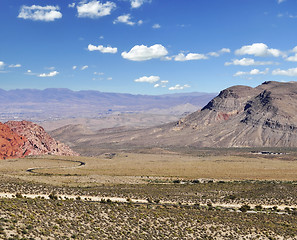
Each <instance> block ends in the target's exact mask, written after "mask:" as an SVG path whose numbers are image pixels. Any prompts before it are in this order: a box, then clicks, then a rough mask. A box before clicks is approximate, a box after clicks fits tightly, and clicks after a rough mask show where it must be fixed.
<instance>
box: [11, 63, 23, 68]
mask: <svg viewBox="0 0 297 240" xmlns="http://www.w3.org/2000/svg"><path fill="white" fill-rule="evenodd" d="M21 66H22V65H21V64H10V65H9V66H8V67H10V68H20V67H21Z"/></svg>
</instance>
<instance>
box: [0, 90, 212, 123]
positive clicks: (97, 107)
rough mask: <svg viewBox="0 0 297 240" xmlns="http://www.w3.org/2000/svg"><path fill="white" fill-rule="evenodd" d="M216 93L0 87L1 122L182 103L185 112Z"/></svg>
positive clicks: (88, 115) (94, 115)
mask: <svg viewBox="0 0 297 240" xmlns="http://www.w3.org/2000/svg"><path fill="white" fill-rule="evenodd" d="M214 96H215V94H213V93H185V94H168V95H156V96H154V95H132V94H124V93H104V92H99V91H72V90H69V89H63V88H61V89H59V88H49V89H45V90H37V89H16V90H9V91H5V90H2V89H0V109H1V111H0V121H2V122H4V121H8V120H15V119H26V120H30V121H34V122H42V121H45V120H57V119H67V118H68V119H70V118H78V117H79V118H101V117H103V116H107V115H110V114H113V113H114V112H116V113H140V112H143V111H148V110H152V109H155V110H157V111H162V110H164V109H170V108H173V107H176V106H179V105H183V106H185V107H186V109H185V111H184V112H187V111H189V110H192V109H193V107H195V108H196V109H199V108H201V107H202V106H204V105H205V104H206V103H207V102H208V101H209V100H210V99H212V98H213V97H214Z"/></svg>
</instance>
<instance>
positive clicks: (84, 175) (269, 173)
mask: <svg viewBox="0 0 297 240" xmlns="http://www.w3.org/2000/svg"><path fill="white" fill-rule="evenodd" d="M80 162H83V163H84V164H81V163H80ZM31 168H34V169H33V172H28V171H27V170H28V169H31ZM296 172H297V160H295V158H294V156H290V155H288V156H286V157H283V156H262V155H259V154H241V155H236V154H234V155H214V156H212V155H208V156H194V155H190V154H182V153H156V154H149V153H117V154H115V155H113V154H105V155H102V156H99V157H55V156H43V157H30V158H23V159H9V160H1V164H0V174H1V175H3V176H9V177H15V178H19V179H23V180H28V181H34V182H42V183H50V184H54V185H71V186H87V185H91V186H92V185H94V184H95V185H97V184H106V183H111V184H119V183H126V184H136V183H147V182H148V179H149V180H150V182H151V181H163V182H166V181H167V180H170V181H171V180H172V179H186V180H189V179H214V180H224V181H226V180H282V181H295V180H297V175H296Z"/></svg>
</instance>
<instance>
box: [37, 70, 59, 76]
mask: <svg viewBox="0 0 297 240" xmlns="http://www.w3.org/2000/svg"><path fill="white" fill-rule="evenodd" d="M58 74H59V72H57V71H53V72H50V73H41V74H39V75H38V77H54V76H56V75H58Z"/></svg>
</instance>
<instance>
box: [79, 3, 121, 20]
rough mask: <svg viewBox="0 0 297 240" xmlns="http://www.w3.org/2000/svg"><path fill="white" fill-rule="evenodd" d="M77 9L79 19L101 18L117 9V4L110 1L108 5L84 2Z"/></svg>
mask: <svg viewBox="0 0 297 240" xmlns="http://www.w3.org/2000/svg"><path fill="white" fill-rule="evenodd" d="M76 8H77V13H78V17H89V18H99V17H103V16H107V15H110V14H111V11H112V10H114V9H115V8H116V4H115V3H114V2H109V1H108V2H106V3H101V2H100V1H96V0H93V1H90V2H88V3H86V2H85V1H82V2H80V4H79V5H78V6H77V7H76Z"/></svg>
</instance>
